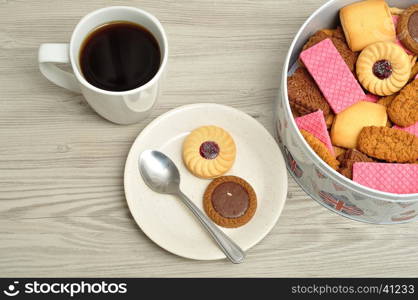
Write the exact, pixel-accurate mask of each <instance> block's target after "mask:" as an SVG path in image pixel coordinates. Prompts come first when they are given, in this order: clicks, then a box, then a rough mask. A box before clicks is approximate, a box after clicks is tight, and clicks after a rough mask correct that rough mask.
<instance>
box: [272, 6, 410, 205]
mask: <svg viewBox="0 0 418 300" xmlns="http://www.w3.org/2000/svg"><path fill="white" fill-rule="evenodd" d="M336 1H337V0H329V1H328V2H326V3H325V4H323V5H322V6H320V7H319V8H318V9H316V10H315V11H314V12H313V13H312V14H311V15H310V16H309V17H308V19H306V20H305V22H304V23H303V24H302V26H301V27H300V28H299V30H298V32H297V33H296V35H295V37H294V38H293V40H292V43H291V45H290V47H289V50H288V52H287V55H286V59H285V62H284V64H283V70H282V82H281V85H282V93H283V95H284V97H281V100H280V101H282V102H284V103H283V107H284V110H285V112H286V114H287V116H288V117H289V119H290V122H289V123H290V126H291V129H292V130H293V131H294V132H296V138H297V140H298V142H299V143H301V144H302V145H303V148H302V149H303V151H304V152H305V153H306V154H307V155H308V158H309V160H310V161H311V162H312V163H313V164H314V165H315V166H316V167H318V168H319V169H320V170H321V171H324V172H325V173H326V174H327V175H329V177H330V178H331V179H332V180H334V181H336V182H337V183H339V184H342V185H343V186H344V187H348V188H349V189H350V190H352V191H355V192H356V193H359V194H362V195H365V196H373V197H381V198H384V199H377V200H381V201H389V202H398V203H399V202H400V201H402V202H415V201H417V200H418V193H410V194H396V193H389V192H383V191H379V190H376V189H373V188H369V187H367V186H364V185H362V184H359V183H357V182H354V181H353V180H350V179H349V178H346V177H345V176H343V175H341V174H340V173H338V172H337V171H336V170H334V169H333V168H331V167H330V166H329V165H327V164H326V163H325V162H323V161H322V159H321V158H320V157H319V156H318V155H317V154H316V153H315V152H314V151H313V150H312V148H311V147H310V146H309V145H308V143H307V142H306V141H305V139H304V138H303V136H302V134H301V133H300V131H299V130H298V127H297V125H296V122H295V119H294V118H293V115H292V113H291V109H290V104H289V96H288V91H287V77H288V69H289V63H290V57H291V55H292V53H293V51H294V48H295V45H296V42H297V41H298V40H299V38H300V36H301V34H302V32H303V31H304V30H305V28H306V26H307V25H308V23H310V22H311V21H312V20H313V19H315V18H316V17H317V15H318V14H319V13H320V12H321V11H323V10H324V9H326V8H327V7H328V6H331V4H333V3H334V2H336ZM395 197H396V199H394V198H395Z"/></svg>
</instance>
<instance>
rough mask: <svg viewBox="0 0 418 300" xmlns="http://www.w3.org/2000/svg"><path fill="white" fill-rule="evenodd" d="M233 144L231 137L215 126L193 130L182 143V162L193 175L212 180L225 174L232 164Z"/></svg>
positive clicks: (234, 148) (234, 152)
mask: <svg viewBox="0 0 418 300" xmlns="http://www.w3.org/2000/svg"><path fill="white" fill-rule="evenodd" d="M235 156H236V147H235V142H234V140H233V138H232V137H231V135H230V134H229V133H228V132H226V131H225V130H224V129H222V128H220V127H217V126H202V127H199V128H197V129H195V130H193V131H192V132H191V133H190V134H189V135H188V136H187V137H186V139H185V141H184V143H183V161H184V164H185V165H186V167H187V169H189V171H190V172H191V173H193V175H195V176H197V177H201V178H214V177H218V176H221V175H222V174H225V173H226V172H227V171H228V170H229V169H230V168H231V167H232V165H233V164H234V161H235Z"/></svg>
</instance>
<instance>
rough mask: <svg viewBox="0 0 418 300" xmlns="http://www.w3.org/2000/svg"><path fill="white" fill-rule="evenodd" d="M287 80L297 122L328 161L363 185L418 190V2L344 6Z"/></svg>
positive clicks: (403, 191) (398, 191)
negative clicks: (403, 6)
mask: <svg viewBox="0 0 418 300" xmlns="http://www.w3.org/2000/svg"><path fill="white" fill-rule="evenodd" d="M339 17H340V24H341V26H338V27H337V28H336V29H321V30H319V31H318V32H316V33H315V34H314V35H312V36H311V37H310V38H309V40H308V41H307V42H306V44H305V45H304V47H303V50H302V52H301V53H300V57H299V60H298V62H297V64H298V67H297V69H296V70H295V72H294V73H293V74H292V75H291V76H290V77H289V78H288V96H289V102H290V107H291V109H292V113H293V116H294V118H295V122H296V124H297V126H298V128H299V130H300V131H301V134H302V135H303V137H304V138H305V140H306V141H307V143H308V144H309V145H310V146H311V148H312V149H313V150H314V151H315V152H316V153H317V154H318V156H320V157H321V158H322V160H324V161H325V162H326V163H327V164H328V165H329V166H331V167H332V168H333V169H335V170H337V171H338V172H339V173H341V174H342V175H344V176H346V177H348V178H350V179H352V180H353V181H355V182H357V183H360V184H362V185H364V186H367V187H370V188H373V189H377V190H380V191H384V192H389V193H396V194H410V193H418V76H417V73H418V63H417V55H418V4H416V5H413V6H411V7H409V8H406V9H400V8H395V7H389V6H388V5H387V3H386V2H385V1H384V0H366V1H360V2H355V3H352V4H350V5H348V6H345V7H343V8H342V9H341V10H340V13H339Z"/></svg>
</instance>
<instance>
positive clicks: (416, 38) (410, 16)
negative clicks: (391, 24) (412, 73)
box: [396, 4, 418, 54]
mask: <svg viewBox="0 0 418 300" xmlns="http://www.w3.org/2000/svg"><path fill="white" fill-rule="evenodd" d="M396 32H397V35H398V38H399V39H400V41H401V42H402V45H404V46H405V47H406V48H408V50H410V51H412V52H414V53H415V54H418V4H415V5H412V6H411V7H409V8H408V9H406V10H405V11H404V12H403V13H402V14H401V15H400V17H399V22H398V25H397V27H396Z"/></svg>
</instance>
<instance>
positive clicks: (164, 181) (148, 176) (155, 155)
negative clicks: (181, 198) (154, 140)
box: [139, 150, 180, 194]
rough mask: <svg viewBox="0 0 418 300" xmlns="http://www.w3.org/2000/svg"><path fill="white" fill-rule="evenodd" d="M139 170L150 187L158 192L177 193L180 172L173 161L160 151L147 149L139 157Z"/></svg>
mask: <svg viewBox="0 0 418 300" xmlns="http://www.w3.org/2000/svg"><path fill="white" fill-rule="evenodd" d="M139 172H140V173H141V176H142V178H143V179H144V181H145V183H146V184H147V185H148V187H149V188H151V189H152V190H154V191H155V192H157V193H162V194H177V193H178V191H179V185H180V173H179V170H178V169H177V166H176V165H175V164H174V163H173V161H172V160H171V159H170V158H169V157H168V156H166V155H165V154H163V153H162V152H159V151H154V150H146V151H144V152H142V154H141V156H140V157H139Z"/></svg>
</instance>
